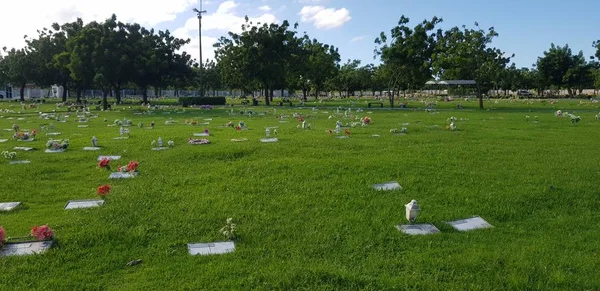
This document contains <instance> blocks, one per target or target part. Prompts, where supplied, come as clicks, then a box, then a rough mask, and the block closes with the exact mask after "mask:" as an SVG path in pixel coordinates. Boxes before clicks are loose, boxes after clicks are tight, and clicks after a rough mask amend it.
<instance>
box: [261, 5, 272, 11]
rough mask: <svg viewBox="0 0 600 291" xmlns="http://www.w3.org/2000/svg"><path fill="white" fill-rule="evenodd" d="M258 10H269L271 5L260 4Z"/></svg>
mask: <svg viewBox="0 0 600 291" xmlns="http://www.w3.org/2000/svg"><path fill="white" fill-rule="evenodd" d="M258 10H261V11H265V12H269V11H271V6H269V5H264V6H260V7H258Z"/></svg>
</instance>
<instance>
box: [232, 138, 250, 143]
mask: <svg viewBox="0 0 600 291" xmlns="http://www.w3.org/2000/svg"><path fill="white" fill-rule="evenodd" d="M231 141H232V142H243V141H248V139H247V138H232V139H231Z"/></svg>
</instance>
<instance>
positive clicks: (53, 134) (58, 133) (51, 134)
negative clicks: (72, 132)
mask: <svg viewBox="0 0 600 291" xmlns="http://www.w3.org/2000/svg"><path fill="white" fill-rule="evenodd" d="M46 135H49V136H57V135H60V132H49V133H46Z"/></svg>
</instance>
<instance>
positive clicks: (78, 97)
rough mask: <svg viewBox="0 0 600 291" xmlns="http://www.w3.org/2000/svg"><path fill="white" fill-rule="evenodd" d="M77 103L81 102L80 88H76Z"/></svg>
mask: <svg viewBox="0 0 600 291" xmlns="http://www.w3.org/2000/svg"><path fill="white" fill-rule="evenodd" d="M76 94H77V103H79V102H81V89H79V88H78V89H77V93H76Z"/></svg>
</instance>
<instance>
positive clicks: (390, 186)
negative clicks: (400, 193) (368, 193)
mask: <svg viewBox="0 0 600 291" xmlns="http://www.w3.org/2000/svg"><path fill="white" fill-rule="evenodd" d="M373 188H375V190H379V191H390V190H402V186H400V184H399V183H398V182H396V181H392V182H387V183H383V184H375V185H373Z"/></svg>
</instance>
